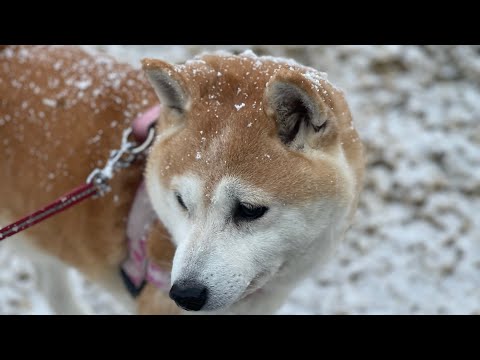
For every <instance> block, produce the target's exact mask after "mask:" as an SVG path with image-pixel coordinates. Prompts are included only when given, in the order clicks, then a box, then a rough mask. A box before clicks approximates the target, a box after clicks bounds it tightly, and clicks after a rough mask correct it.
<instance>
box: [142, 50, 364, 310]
mask: <svg viewBox="0 0 480 360" xmlns="http://www.w3.org/2000/svg"><path fill="white" fill-rule="evenodd" d="M143 67H144V70H145V71H146V74H147V76H148V78H149V80H150V82H151V83H152V85H153V87H154V89H155V91H156V93H157V94H158V96H159V98H160V101H161V103H162V104H163V112H162V115H161V118H160V121H159V124H158V128H157V130H158V134H159V135H158V138H157V139H156V141H155V143H154V145H153V147H152V148H151V152H150V154H149V157H148V163H147V170H146V182H147V188H148V192H149V195H150V198H151V201H152V203H153V205H154V208H155V210H156V212H157V213H158V215H159V217H160V219H161V220H162V222H163V223H164V224H165V226H166V228H167V229H168V230H169V232H170V233H171V235H172V239H173V241H174V242H175V244H176V245H177V250H176V253H175V257H174V262H173V269H172V283H173V287H172V290H171V292H170V293H171V296H172V297H173V298H174V299H175V300H176V301H177V303H178V304H180V305H181V306H182V307H184V308H187V309H191V310H199V309H202V310H217V309H222V308H227V307H229V306H231V305H232V304H234V303H236V302H238V301H239V300H241V299H242V298H244V297H247V296H248V295H249V294H251V293H252V292H254V291H255V290H257V289H258V288H261V287H263V286H264V285H265V284H267V283H268V282H269V281H271V280H272V279H273V278H274V277H276V276H277V277H278V276H282V272H285V271H286V269H288V268H289V267H290V266H291V265H292V263H295V262H301V261H302V259H303V257H305V256H308V255H309V254H311V253H315V254H316V255H315V256H321V255H322V254H325V255H327V254H328V253H329V252H330V251H331V249H332V248H333V243H332V239H333V238H335V237H340V236H341V233H342V232H343V231H344V230H345V228H346V226H347V223H348V220H349V218H350V217H351V216H352V214H353V211H354V208H355V206H356V202H357V195H358V192H359V187H360V183H361V172H362V167H363V162H362V146H361V144H360V141H359V139H358V136H357V133H356V131H355V129H354V127H353V124H352V120H351V115H350V112H349V109H348V106H347V104H346V102H345V100H344V97H343V94H342V93H341V92H340V91H339V90H337V89H336V88H334V87H333V86H332V85H331V84H330V83H329V82H328V81H327V80H326V79H325V77H324V74H322V73H319V72H317V71H315V70H314V69H311V68H307V67H303V66H300V65H298V64H296V63H293V62H291V61H279V60H278V59H272V58H267V57H256V56H254V55H253V54H252V53H244V54H242V55H240V56H233V55H226V54H223V55H205V56H202V57H201V58H198V59H195V60H192V61H188V62H187V63H185V64H184V65H170V64H167V63H165V62H162V61H159V60H152V59H146V60H144V61H143ZM332 235H335V236H333V237H332ZM318 254H320V255H318Z"/></svg>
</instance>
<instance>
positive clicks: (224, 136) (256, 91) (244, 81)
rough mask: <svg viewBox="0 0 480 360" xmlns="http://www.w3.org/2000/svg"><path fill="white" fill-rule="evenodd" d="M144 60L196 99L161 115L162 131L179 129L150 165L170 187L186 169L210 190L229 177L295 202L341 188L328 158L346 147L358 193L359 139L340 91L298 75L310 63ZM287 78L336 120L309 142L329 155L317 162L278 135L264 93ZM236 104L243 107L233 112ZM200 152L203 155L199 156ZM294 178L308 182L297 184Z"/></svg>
mask: <svg viewBox="0 0 480 360" xmlns="http://www.w3.org/2000/svg"><path fill="white" fill-rule="evenodd" d="M143 64H144V68H145V69H146V70H148V69H152V68H162V69H166V70H167V71H168V72H169V73H172V74H174V75H175V78H176V79H179V81H180V82H181V83H182V84H185V86H186V88H187V89H189V93H190V94H189V96H191V97H193V98H194V99H195V101H193V102H192V104H191V107H189V108H188V110H187V112H186V114H185V115H184V116H179V115H178V114H176V113H175V112H173V111H170V112H168V111H166V112H164V114H163V118H162V121H161V123H160V124H161V125H160V128H159V133H162V132H164V131H166V129H168V128H170V127H172V126H177V125H178V123H181V124H182V125H183V126H182V127H181V128H180V130H179V131H177V132H175V133H173V134H172V135H171V136H170V137H168V138H165V139H163V141H161V142H157V144H156V147H154V149H153V151H152V154H151V157H152V161H150V163H149V164H150V165H151V166H155V167H157V168H155V169H153V168H151V169H149V171H150V173H152V176H155V175H154V173H155V172H157V171H159V172H160V173H159V174H158V175H159V176H160V178H161V179H162V180H163V181H165V182H166V183H167V184H169V183H170V181H171V178H172V177H173V176H175V175H179V174H183V173H185V172H187V171H190V172H193V173H198V174H200V175H201V177H202V178H203V179H207V181H206V183H207V185H206V186H207V189H213V188H214V184H216V182H218V180H219V179H220V177H221V176H225V175H229V174H231V175H234V176H238V177H240V178H242V179H243V180H245V181H247V182H249V183H251V184H253V185H255V186H260V187H261V188H262V189H265V190H267V191H269V192H270V193H271V194H272V195H273V196H275V197H276V198H278V199H282V200H283V201H285V202H287V203H295V202H302V201H304V200H306V199H312V198H314V197H316V196H326V195H328V194H329V193H330V194H331V195H336V194H338V193H339V192H340V193H341V192H343V191H345V189H343V188H342V185H343V184H342V183H339V182H338V181H336V172H337V171H338V169H337V167H336V164H335V161H336V158H335V157H334V156H332V157H331V158H330V157H329V156H328V155H330V154H332V155H334V153H335V152H337V151H343V152H344V154H345V156H346V159H347V161H348V163H349V164H350V165H351V166H352V167H353V168H354V171H355V174H354V175H355V178H356V179H358V180H359V181H357V184H356V191H355V192H356V193H358V192H359V190H360V187H361V179H362V171H363V153H362V144H361V142H360V140H359V138H358V134H357V132H356V131H355V129H354V127H353V124H352V118H351V114H350V111H349V109H348V106H347V103H346V101H345V99H344V95H343V94H342V93H341V92H340V91H339V90H337V89H334V88H333V87H332V86H331V85H330V84H329V83H327V82H326V81H323V80H322V81H321V85H320V86H321V87H322V89H323V91H322V92H320V94H319V93H318V92H317V91H314V90H313V88H312V86H311V85H310V84H309V83H308V81H307V79H306V78H305V77H303V76H302V75H300V74H304V73H306V72H307V71H308V70H309V69H308V68H305V67H299V66H292V65H289V64H282V63H275V62H270V63H269V62H265V63H263V64H262V66H261V69H260V68H257V65H256V60H255V59H249V58H239V57H235V56H231V57H216V56H205V57H203V58H202V60H197V61H190V62H187V64H186V65H178V66H176V67H175V68H173V69H172V66H171V65H169V64H166V63H163V62H161V61H158V60H152V59H147V60H144V62H143ZM310 70H312V69H310ZM272 76H273V78H272ZM284 79H287V80H288V81H290V82H292V83H294V84H296V85H298V86H299V87H302V88H303V89H305V90H306V91H308V92H309V95H311V96H313V97H315V98H319V100H320V102H321V104H322V105H323V107H324V111H325V112H326V113H327V114H328V116H330V117H331V118H332V120H333V121H332V125H333V126H332V127H333V129H331V131H330V133H329V134H327V136H319V137H318V138H316V139H314V141H313V143H312V144H311V145H312V147H313V148H315V149H320V148H321V149H322V150H323V151H324V153H325V155H326V156H324V157H323V158H322V159H315V161H314V160H313V159H312V158H311V156H309V154H305V153H300V152H297V151H293V150H290V149H288V148H287V147H285V146H283V145H282V144H281V143H280V141H279V140H278V136H277V130H276V123H275V121H273V119H272V117H271V116H272V114H271V113H269V111H268V108H266V105H267V104H265V101H264V92H265V89H266V87H267V85H268V83H269V82H270V81H275V80H284ZM238 89H240V91H239V90H238ZM238 104H245V105H244V106H243V107H242V108H241V109H240V110H239V111H236V108H235V105H238ZM249 124H251V125H250V126H249ZM197 153H199V154H200V156H201V159H197ZM178 154H182V155H181V156H178ZM297 180H301V182H302V183H308V184H309V186H302V185H300V184H297V182H296V181H297ZM332 184H334V185H335V186H332ZM298 185H300V186H298ZM207 195H208V194H207ZM207 197H208V196H207Z"/></svg>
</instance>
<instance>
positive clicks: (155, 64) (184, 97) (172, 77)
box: [142, 59, 189, 114]
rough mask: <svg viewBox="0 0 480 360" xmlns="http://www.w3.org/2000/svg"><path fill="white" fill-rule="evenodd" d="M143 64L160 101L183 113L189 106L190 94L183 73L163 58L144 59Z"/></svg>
mask: <svg viewBox="0 0 480 360" xmlns="http://www.w3.org/2000/svg"><path fill="white" fill-rule="evenodd" d="M142 66H143V70H144V71H145V73H146V75H147V78H148V80H149V81H150V83H151V84H152V85H153V88H154V89H155V92H156V93H157V96H158V97H159V99H160V102H161V103H162V104H163V105H165V106H167V107H169V108H171V109H174V110H176V111H178V112H179V113H180V114H183V113H184V112H185V111H186V110H187V107H188V100H189V95H188V91H187V87H186V86H185V82H184V79H183V77H182V76H181V74H180V73H178V72H177V71H176V70H175V67H174V66H173V65H170V64H168V63H166V62H163V61H161V60H156V59H143V60H142Z"/></svg>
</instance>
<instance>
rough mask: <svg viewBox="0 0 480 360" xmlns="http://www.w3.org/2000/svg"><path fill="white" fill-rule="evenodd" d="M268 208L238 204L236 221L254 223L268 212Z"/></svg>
mask: <svg viewBox="0 0 480 360" xmlns="http://www.w3.org/2000/svg"><path fill="white" fill-rule="evenodd" d="M267 210H268V207H266V206H253V205H250V204H241V203H240V204H238V206H237V208H236V209H235V215H234V217H235V220H237V221H238V220H243V221H253V220H256V219H258V218H261V217H262V216H263V215H265V213H266V212H267Z"/></svg>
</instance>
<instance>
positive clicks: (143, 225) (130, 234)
mask: <svg viewBox="0 0 480 360" xmlns="http://www.w3.org/2000/svg"><path fill="white" fill-rule="evenodd" d="M159 114H160V106H156V107H153V108H152V109H150V110H149V111H147V112H145V113H144V114H143V115H142V116H139V117H138V118H137V119H135V121H134V122H133V125H132V128H133V133H134V135H135V138H137V139H138V141H143V140H144V139H145V138H146V137H147V134H148V129H149V127H150V126H152V124H153V123H154V122H155V121H156V120H157V118H158V116H159ZM155 220H157V215H156V213H155V211H154V210H153V207H152V204H151V203H150V199H149V197H148V194H147V190H146V187H145V183H144V182H143V181H142V183H141V184H140V186H139V187H138V190H137V192H136V194H135V199H134V201H133V205H132V207H131V209H130V213H129V215H128V222H127V242H128V257H127V259H126V260H125V261H124V262H123V263H122V265H121V274H122V277H123V280H124V282H125V285H126V287H127V289H128V290H129V291H130V293H131V294H132V296H134V297H136V296H138V295H139V294H140V292H141V291H142V289H143V287H144V286H145V284H146V283H147V282H150V283H152V284H153V285H155V286H156V287H157V288H158V289H160V290H163V291H167V292H168V290H169V288H170V273H169V272H167V271H164V270H162V269H161V268H159V267H158V266H157V265H155V264H154V263H152V262H151V261H149V260H148V259H147V249H146V246H147V239H148V235H149V233H150V229H151V227H152V225H153V223H154V222H155Z"/></svg>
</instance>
